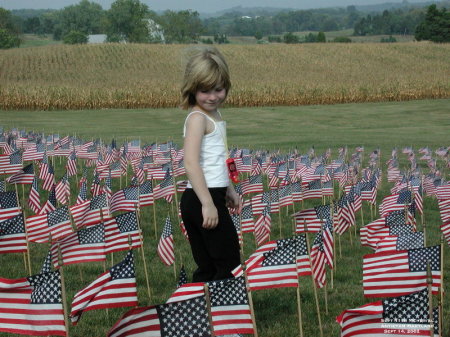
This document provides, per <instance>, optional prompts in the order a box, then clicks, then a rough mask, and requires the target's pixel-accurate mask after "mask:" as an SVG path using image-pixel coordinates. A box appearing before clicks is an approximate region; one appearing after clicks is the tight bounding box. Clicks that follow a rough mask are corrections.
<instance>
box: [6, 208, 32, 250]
mask: <svg viewBox="0 0 450 337" xmlns="http://www.w3.org/2000/svg"><path fill="white" fill-rule="evenodd" d="M26 251H27V241H26V235H25V223H24V221H23V214H19V215H16V216H13V217H11V218H9V219H6V220H4V221H1V222H0V254H6V253H23V252H26Z"/></svg>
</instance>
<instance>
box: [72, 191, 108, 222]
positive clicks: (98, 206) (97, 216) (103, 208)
mask: <svg viewBox="0 0 450 337" xmlns="http://www.w3.org/2000/svg"><path fill="white" fill-rule="evenodd" d="M69 209H70V213H71V214H72V217H73V221H74V222H75V224H76V225H77V227H78V228H81V227H83V226H90V225H94V224H97V223H99V222H101V221H102V218H103V216H104V215H107V214H109V210H108V203H107V201H106V194H104V193H103V194H100V195H98V196H96V197H93V198H92V199H91V200H86V201H84V202H82V203H80V204H77V205H74V206H70V207H69Z"/></svg>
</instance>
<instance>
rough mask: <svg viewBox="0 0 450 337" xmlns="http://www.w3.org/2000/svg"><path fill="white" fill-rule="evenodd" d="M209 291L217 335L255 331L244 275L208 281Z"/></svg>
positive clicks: (213, 322) (213, 323)
mask: <svg viewBox="0 0 450 337" xmlns="http://www.w3.org/2000/svg"><path fill="white" fill-rule="evenodd" d="M208 291H209V296H210V300H211V317H212V325H213V329H214V334H215V335H216V336H221V335H230V334H234V333H243V334H252V333H254V331H253V323H252V316H251V312H250V305H249V301H248V296H247V289H246V285H245V279H244V277H238V278H230V279H226V280H220V281H212V282H208Z"/></svg>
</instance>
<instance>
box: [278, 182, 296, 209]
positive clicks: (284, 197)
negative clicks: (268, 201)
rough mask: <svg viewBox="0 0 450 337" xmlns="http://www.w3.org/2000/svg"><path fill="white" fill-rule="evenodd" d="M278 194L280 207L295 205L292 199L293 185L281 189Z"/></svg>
mask: <svg viewBox="0 0 450 337" xmlns="http://www.w3.org/2000/svg"><path fill="white" fill-rule="evenodd" d="M277 193H278V198H279V201H280V207H287V206H289V205H293V204H294V200H293V199H292V188H291V185H285V186H281V187H279V188H278V190H277Z"/></svg>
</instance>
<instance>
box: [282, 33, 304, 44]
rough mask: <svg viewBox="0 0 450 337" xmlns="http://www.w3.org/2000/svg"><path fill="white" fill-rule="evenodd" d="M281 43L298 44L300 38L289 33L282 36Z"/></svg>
mask: <svg viewBox="0 0 450 337" xmlns="http://www.w3.org/2000/svg"><path fill="white" fill-rule="evenodd" d="M283 41H284V43H299V42H300V38H299V37H298V36H297V35H295V34H294V33H291V32H289V33H286V34H284V35H283Z"/></svg>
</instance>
